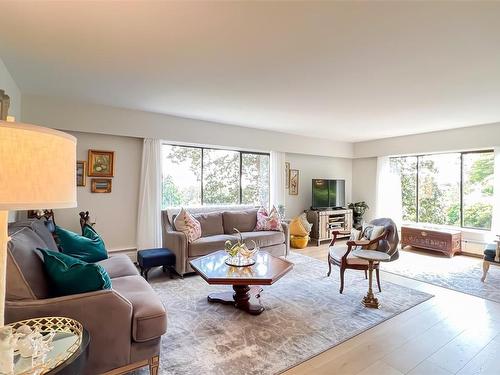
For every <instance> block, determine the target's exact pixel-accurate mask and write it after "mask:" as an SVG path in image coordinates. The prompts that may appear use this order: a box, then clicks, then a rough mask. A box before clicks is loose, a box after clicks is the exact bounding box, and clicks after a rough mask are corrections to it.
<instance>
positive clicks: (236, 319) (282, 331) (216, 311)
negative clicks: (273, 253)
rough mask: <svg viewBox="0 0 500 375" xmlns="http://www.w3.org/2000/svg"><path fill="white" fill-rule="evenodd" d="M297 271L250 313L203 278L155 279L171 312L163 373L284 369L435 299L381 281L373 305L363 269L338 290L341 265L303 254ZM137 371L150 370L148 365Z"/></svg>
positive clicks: (239, 374) (236, 374) (294, 257)
mask: <svg viewBox="0 0 500 375" xmlns="http://www.w3.org/2000/svg"><path fill="white" fill-rule="evenodd" d="M288 259H289V260H291V261H292V262H293V263H294V264H295V265H294V268H293V270H292V271H290V272H289V273H288V274H287V275H285V276H284V277H283V278H282V279H280V280H279V281H278V282H276V283H275V284H274V285H271V286H265V287H264V291H263V292H262V293H261V301H262V304H263V305H264V306H265V308H266V310H265V311H264V312H263V313H262V314H261V315H259V316H251V315H248V314H246V313H244V312H242V311H239V310H236V309H234V308H233V307H231V306H227V305H220V304H210V303H208V302H207V295H208V294H209V293H210V292H213V291H218V290H227V289H228V288H229V287H225V286H211V285H208V284H207V283H206V282H205V281H204V280H203V279H202V278H200V277H199V276H188V277H185V278H184V279H174V280H167V279H164V278H162V279H155V278H151V279H150V282H151V285H152V286H153V288H154V290H155V291H156V292H157V293H158V295H159V296H160V297H161V299H162V301H163V303H164V305H165V307H166V309H167V311H168V331H167V334H166V335H165V336H164V337H163V339H162V349H161V356H160V364H161V370H160V373H161V374H182V375H188V374H221V375H226V374H227V375H229V374H231V375H247V374H248V375H253V374H255V375H256V374H259V375H265V374H278V373H280V372H283V371H285V370H286V369H288V368H290V367H292V366H295V365H297V364H299V363H301V362H303V361H305V360H307V359H309V358H311V357H313V356H315V355H317V354H319V353H321V352H323V351H325V350H327V349H329V348H331V347H333V346H335V345H338V344H340V343H341V342H343V341H345V340H347V339H349V338H351V337H353V336H355V335H357V334H359V333H362V332H364V331H366V330H367V329H369V328H371V327H373V326H375V325H377V324H379V323H382V322H383V321H385V320H387V319H390V318H391V317H393V316H395V315H397V314H399V313H401V312H403V311H405V310H407V309H409V308H411V307H413V306H415V305H417V304H419V303H421V302H423V301H426V300H427V299H429V298H431V297H432V296H431V295H430V294H426V293H423V292H420V291H417V290H413V289H409V288H405V287H402V286H399V285H396V284H392V283H389V282H384V280H382V288H383V292H382V293H381V294H380V295H378V297H379V300H380V302H381V304H382V305H381V308H380V309H379V310H376V309H367V308H365V307H363V306H362V304H361V302H360V301H361V299H362V297H363V296H364V295H365V293H366V290H367V283H368V282H367V280H365V279H364V275H363V272H356V271H352V272H349V271H348V272H347V273H346V276H347V277H346V287H345V291H344V294H339V277H338V273H339V272H338V269H335V270H334V272H333V273H332V276H331V277H326V272H327V268H328V266H327V264H326V262H321V261H318V260H316V259H313V258H309V257H306V256H303V255H299V254H291V255H290V256H289V257H288ZM136 373H137V374H141V375H142V374H147V371H146V370H141V371H137V372H136Z"/></svg>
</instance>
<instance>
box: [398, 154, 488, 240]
mask: <svg viewBox="0 0 500 375" xmlns="http://www.w3.org/2000/svg"><path fill="white" fill-rule="evenodd" d="M493 165H494V154H493V151H478V152H462V153H448V154H436V155H419V156H401V157H394V158H391V170H392V172H393V173H396V174H398V175H399V177H400V179H401V193H402V208H403V220H404V221H407V222H422V223H431V224H443V225H452V226H461V227H464V228H474V229H486V230H490V229H491V218H492V212H493V173H494V172H493V170H494V169H493V168H494V167H493Z"/></svg>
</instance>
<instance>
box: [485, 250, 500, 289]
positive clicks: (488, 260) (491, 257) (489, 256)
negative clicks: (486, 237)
mask: <svg viewBox="0 0 500 375" xmlns="http://www.w3.org/2000/svg"><path fill="white" fill-rule="evenodd" d="M496 255H497V244H496V242H494V243H489V244H487V245H486V247H485V248H484V257H483V277H481V281H482V282H483V283H484V281H485V280H486V275H488V270H489V269H490V264H495V265H500V262H499V260H498V259H495V258H496Z"/></svg>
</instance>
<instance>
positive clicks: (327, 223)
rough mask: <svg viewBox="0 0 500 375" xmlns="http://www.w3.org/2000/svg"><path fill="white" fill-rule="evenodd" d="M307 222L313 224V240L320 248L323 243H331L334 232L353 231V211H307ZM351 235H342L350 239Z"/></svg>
mask: <svg viewBox="0 0 500 375" xmlns="http://www.w3.org/2000/svg"><path fill="white" fill-rule="evenodd" d="M306 214H307V221H309V222H310V223H312V225H313V226H312V228H311V234H310V237H311V240H314V241H316V245H317V246H319V245H320V244H321V241H327V240H328V241H331V240H332V238H333V235H332V231H334V230H341V231H348V232H350V231H351V229H352V210H344V209H342V210H324V211H322V210H307V211H306ZM349 236H350V234H345V235H340V236H337V237H338V238H340V237H349Z"/></svg>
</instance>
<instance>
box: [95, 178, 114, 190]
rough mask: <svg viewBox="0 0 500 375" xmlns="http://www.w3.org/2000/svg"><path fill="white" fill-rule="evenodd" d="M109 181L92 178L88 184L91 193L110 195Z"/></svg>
mask: <svg viewBox="0 0 500 375" xmlns="http://www.w3.org/2000/svg"><path fill="white" fill-rule="evenodd" d="M111 181H112V180H111V179H109V178H93V179H92V180H91V183H90V191H91V192H92V193H111Z"/></svg>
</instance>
